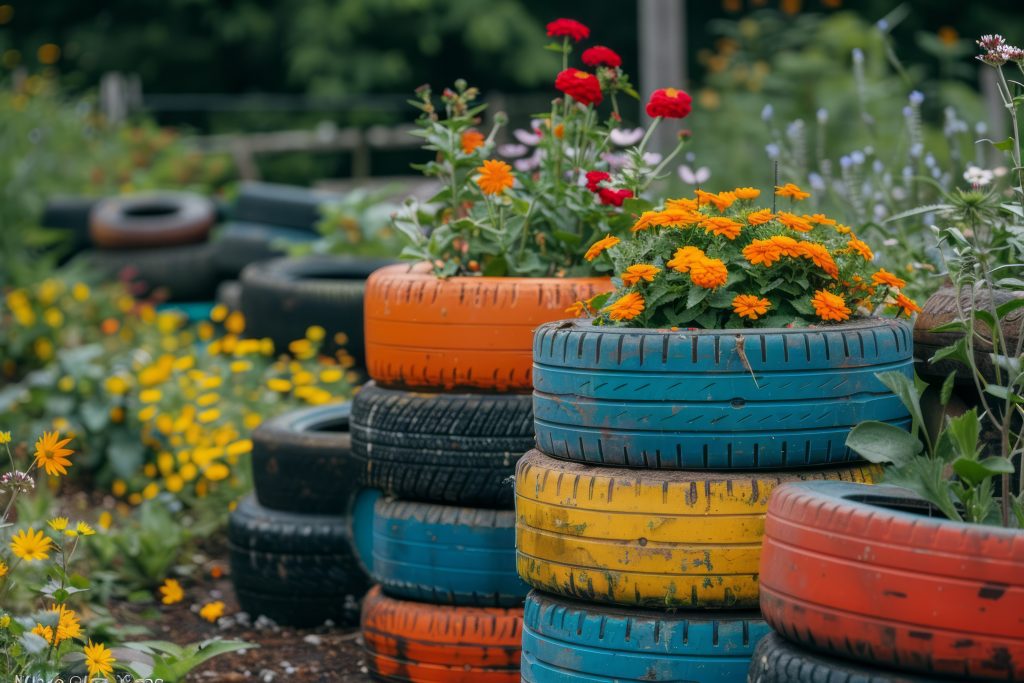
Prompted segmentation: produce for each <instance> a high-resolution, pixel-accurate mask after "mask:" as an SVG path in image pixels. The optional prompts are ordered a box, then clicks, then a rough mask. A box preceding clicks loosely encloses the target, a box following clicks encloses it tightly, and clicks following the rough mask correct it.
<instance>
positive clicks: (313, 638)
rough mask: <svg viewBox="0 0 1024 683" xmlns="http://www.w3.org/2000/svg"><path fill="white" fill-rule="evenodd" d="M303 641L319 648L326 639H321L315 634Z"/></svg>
mask: <svg viewBox="0 0 1024 683" xmlns="http://www.w3.org/2000/svg"><path fill="white" fill-rule="evenodd" d="M302 640H303V642H305V643H309V644H310V645H315V646H318V647H319V646H320V644H321V643H323V642H324V639H323V638H321V637H320V636H318V635H316V634H315V633H310V634H309V635H308V636H306V637H305V638H303V639H302Z"/></svg>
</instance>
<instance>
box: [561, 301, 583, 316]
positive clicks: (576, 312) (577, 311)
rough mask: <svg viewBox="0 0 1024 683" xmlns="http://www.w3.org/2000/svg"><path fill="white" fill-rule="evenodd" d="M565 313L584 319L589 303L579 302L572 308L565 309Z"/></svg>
mask: <svg viewBox="0 0 1024 683" xmlns="http://www.w3.org/2000/svg"><path fill="white" fill-rule="evenodd" d="M565 312H566V313H568V314H569V315H571V316H572V317H574V318H582V317H583V316H585V315H586V314H587V303H586V302H585V301H577V302H576V303H574V304H573V305H572V306H570V307H569V308H567V309H565Z"/></svg>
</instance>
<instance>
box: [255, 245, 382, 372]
mask: <svg viewBox="0 0 1024 683" xmlns="http://www.w3.org/2000/svg"><path fill="white" fill-rule="evenodd" d="M382 263H384V261H380V260H376V261H370V260H361V259H349V258H342V257H330V256H308V257H302V258H294V259H293V258H282V259H274V260H272V261H265V262H263V263H254V264H252V265H250V266H247V267H246V268H245V270H243V271H242V277H241V280H242V313H243V314H244V315H245V321H246V335H247V336H249V337H260V338H262V337H269V338H270V339H272V340H273V341H274V347H275V348H276V349H278V350H279V351H286V350H287V349H288V344H289V343H290V342H292V341H294V340H296V339H302V338H303V337H304V336H305V334H306V329H307V328H308V327H309V326H311V325H319V326H321V327H323V328H324V330H326V332H327V337H326V339H325V341H324V346H323V348H322V349H321V352H322V353H324V354H326V355H330V354H332V353H334V351H335V350H336V349H338V348H339V347H340V346H344V348H345V350H346V351H348V353H349V354H351V355H352V357H353V358H354V359H355V363H356V365H359V366H361V365H362V363H363V291H364V290H365V288H366V278H367V276H369V275H370V273H372V272H373V271H374V270H376V269H377V268H379V267H380V266H381V264H382ZM339 334H342V335H344V338H345V339H344V342H345V343H344V344H338V343H336V336H337V335H339Z"/></svg>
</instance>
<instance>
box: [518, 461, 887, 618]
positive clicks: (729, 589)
mask: <svg viewBox="0 0 1024 683" xmlns="http://www.w3.org/2000/svg"><path fill="white" fill-rule="evenodd" d="M881 472H882V470H881V468H880V467H878V466H877V465H868V464H853V465H844V466H842V467H829V468H821V469H814V470H797V471H790V472H779V471H759V472H707V471H701V472H697V471H669V470H636V469H627V468H623V467H593V466H588V465H582V464H580V463H575V462H567V461H563V460H556V459H554V458H551V457H548V456H546V455H544V454H543V453H541V452H540V451H537V450H533V451H530V452H529V453H527V454H526V455H525V456H523V458H522V459H521V460H520V461H519V465H518V466H517V468H516V563H517V566H518V569H519V575H520V576H521V577H522V578H523V580H524V581H526V582H527V583H529V584H530V585H532V586H534V587H535V588H539V589H540V590H544V591H547V592H549V593H555V594H558V595H564V596H566V597H571V598H580V599H583V600H589V601H592V602H604V603H610V604H616V605H626V606H641V607H652V608H675V607H691V608H692V607H706V608H722V607H736V608H743V607H757V604H758V589H757V573H758V562H759V561H760V558H761V537H762V535H763V534H764V517H765V513H766V511H767V509H768V496H769V494H770V493H771V492H772V489H774V488H775V487H776V486H778V485H780V484H783V483H786V482H790V481H822V480H837V481H853V482H862V483H873V482H874V481H876V480H877V479H878V478H879V476H880V475H881Z"/></svg>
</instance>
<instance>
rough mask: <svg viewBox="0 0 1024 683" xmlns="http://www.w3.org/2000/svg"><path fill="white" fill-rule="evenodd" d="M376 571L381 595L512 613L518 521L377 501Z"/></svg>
mask: <svg viewBox="0 0 1024 683" xmlns="http://www.w3.org/2000/svg"><path fill="white" fill-rule="evenodd" d="M372 553H373V559H372V561H371V562H369V563H366V564H368V565H370V566H372V568H373V578H374V579H376V580H377V581H378V582H379V583H380V585H381V589H382V590H383V591H384V593H385V594H387V595H390V596H391V597H395V598H402V599H406V600H417V601H420V602H429V603H434V604H438V605H467V606H475V607H517V606H519V605H521V604H523V598H525V597H526V594H527V593H528V592H529V590H530V589H529V587H528V586H527V585H526V584H525V583H523V581H522V580H521V579H520V578H519V575H518V574H517V573H516V544H515V513H514V512H512V511H511V510H484V509H474V508H464V507H455V506H452V505H434V504H431V503H409V502H404V501H395V500H384V499H381V500H378V501H377V503H376V505H375V506H374V524H373V541H372Z"/></svg>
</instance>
